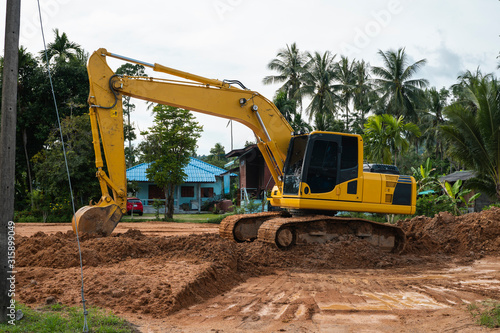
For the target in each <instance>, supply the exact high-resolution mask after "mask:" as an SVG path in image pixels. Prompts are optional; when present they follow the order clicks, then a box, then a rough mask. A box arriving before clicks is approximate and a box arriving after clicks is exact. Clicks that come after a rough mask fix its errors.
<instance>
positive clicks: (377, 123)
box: [364, 114, 420, 164]
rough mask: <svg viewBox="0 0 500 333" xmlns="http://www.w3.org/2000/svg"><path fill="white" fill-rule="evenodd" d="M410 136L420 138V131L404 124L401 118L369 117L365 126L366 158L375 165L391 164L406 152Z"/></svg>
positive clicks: (413, 125)
mask: <svg viewBox="0 0 500 333" xmlns="http://www.w3.org/2000/svg"><path fill="white" fill-rule="evenodd" d="M411 135H415V136H420V129H419V128H418V126H417V125H415V124H413V123H405V122H404V121H403V117H402V116H400V117H399V118H395V117H394V116H392V115H389V114H383V115H374V116H371V117H370V118H368V121H367V122H366V124H365V135H364V139H365V152H366V157H367V158H368V159H369V160H370V161H372V162H375V163H385V164H392V163H394V161H396V160H397V159H398V155H399V154H400V153H404V152H406V151H407V150H408V148H409V146H410V143H409V137H410V136H411Z"/></svg>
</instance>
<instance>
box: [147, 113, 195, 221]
mask: <svg viewBox="0 0 500 333" xmlns="http://www.w3.org/2000/svg"><path fill="white" fill-rule="evenodd" d="M153 114H154V125H153V126H152V127H151V128H150V129H149V131H148V132H145V133H143V134H144V135H145V136H146V140H145V141H144V142H142V143H141V144H140V145H139V146H140V148H141V150H142V152H143V154H144V157H145V160H146V162H150V163H151V164H150V166H149V168H148V169H147V171H146V173H147V177H148V179H149V180H150V181H152V182H154V183H156V184H157V185H158V187H160V188H162V189H163V191H164V193H165V198H166V200H165V218H166V219H172V218H173V214H174V190H175V187H176V186H177V185H180V184H182V183H183V182H184V179H185V178H186V174H185V173H184V168H185V167H186V166H187V165H188V163H189V159H190V156H192V155H194V152H195V150H196V147H197V145H196V143H197V141H198V139H199V138H200V136H201V134H200V133H201V132H202V129H203V127H202V126H199V125H198V123H197V122H196V121H195V118H194V116H193V114H192V113H191V112H190V111H188V110H184V109H180V108H176V107H172V106H166V105H160V104H158V105H157V106H155V107H154V108H153Z"/></svg>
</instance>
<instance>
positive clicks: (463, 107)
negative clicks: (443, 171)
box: [441, 75, 500, 200]
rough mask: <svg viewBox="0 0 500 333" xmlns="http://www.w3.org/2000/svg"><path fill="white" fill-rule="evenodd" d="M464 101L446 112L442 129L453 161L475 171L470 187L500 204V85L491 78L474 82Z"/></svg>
mask: <svg viewBox="0 0 500 333" xmlns="http://www.w3.org/2000/svg"><path fill="white" fill-rule="evenodd" d="M463 91H464V95H463V97H464V99H465V101H464V100H459V101H456V102H454V103H453V104H451V105H450V106H449V107H447V108H446V109H445V111H444V114H445V116H446V118H447V119H448V122H447V124H446V125H443V126H442V127H441V129H442V133H443V134H444V136H445V138H446V139H447V141H448V143H449V145H450V149H449V152H450V154H451V156H452V157H454V158H456V159H457V160H458V161H460V162H461V163H462V164H463V165H464V166H465V167H467V168H470V169H472V170H475V171H476V173H477V177H476V178H475V179H472V180H469V181H468V183H469V186H471V187H472V188H476V189H478V190H481V191H483V192H485V193H487V194H489V195H496V197H497V199H498V200H500V127H499V124H500V84H499V83H498V81H497V80H496V79H495V78H492V76H491V75H486V76H480V77H477V78H472V79H470V80H469V82H468V83H467V84H466V85H465V86H464V90H463Z"/></svg>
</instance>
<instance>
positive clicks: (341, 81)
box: [333, 56, 356, 131]
mask: <svg viewBox="0 0 500 333" xmlns="http://www.w3.org/2000/svg"><path fill="white" fill-rule="evenodd" d="M355 69H356V61H355V60H353V61H351V62H350V61H349V58H347V57H345V56H341V57H340V60H339V62H337V63H335V65H334V68H333V70H334V73H335V79H336V81H337V83H336V84H334V85H333V88H334V90H336V91H337V92H338V93H337V94H338V95H339V97H340V104H341V105H342V107H343V108H344V112H345V127H346V130H347V131H349V127H350V126H349V125H350V122H349V104H350V103H351V101H352V99H353V98H354V91H355V88H356V86H355V84H356V73H355Z"/></svg>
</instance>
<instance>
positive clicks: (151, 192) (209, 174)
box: [127, 157, 235, 213]
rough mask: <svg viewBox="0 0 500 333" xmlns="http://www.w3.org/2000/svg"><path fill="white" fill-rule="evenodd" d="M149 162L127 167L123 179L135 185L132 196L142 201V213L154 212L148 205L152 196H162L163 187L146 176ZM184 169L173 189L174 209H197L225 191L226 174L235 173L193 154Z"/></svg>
mask: <svg viewBox="0 0 500 333" xmlns="http://www.w3.org/2000/svg"><path fill="white" fill-rule="evenodd" d="M149 165H150V163H142V164H139V165H136V166H133V167H131V168H128V169H127V180H128V181H136V182H137V183H138V185H139V190H138V191H137V193H136V196H137V198H139V199H140V200H141V201H142V204H143V205H144V211H145V212H146V213H152V212H154V210H153V208H152V204H153V200H154V199H163V200H164V199H165V193H164V192H163V190H162V189H161V188H159V187H158V186H157V185H156V184H155V183H153V182H150V181H149V180H148V178H147V175H146V170H147V169H148V167H149ZM184 172H185V173H186V175H187V178H186V179H185V181H184V184H182V185H180V186H176V189H175V193H176V195H175V199H174V207H175V211H176V212H180V211H192V210H197V211H200V209H201V206H202V204H203V202H205V201H207V200H213V198H214V197H220V196H222V195H223V194H224V193H227V192H225V190H224V189H225V188H226V189H227V191H228V190H229V183H230V177H231V176H235V175H234V174H231V173H229V172H228V171H226V170H224V169H221V168H219V167H216V166H214V165H212V164H209V163H206V162H203V161H201V160H199V159H196V158H193V157H191V158H190V161H189V164H188V165H187V166H186V168H185V169H184ZM225 185H226V186H225Z"/></svg>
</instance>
